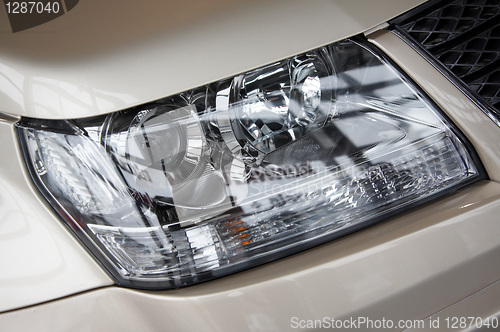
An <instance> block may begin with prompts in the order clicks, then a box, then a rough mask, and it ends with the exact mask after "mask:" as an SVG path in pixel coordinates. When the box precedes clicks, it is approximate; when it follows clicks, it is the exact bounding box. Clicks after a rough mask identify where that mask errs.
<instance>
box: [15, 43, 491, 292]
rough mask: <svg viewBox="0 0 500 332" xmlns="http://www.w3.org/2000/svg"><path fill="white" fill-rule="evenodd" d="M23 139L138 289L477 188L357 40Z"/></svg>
mask: <svg viewBox="0 0 500 332" xmlns="http://www.w3.org/2000/svg"><path fill="white" fill-rule="evenodd" d="M18 133H19V138H20V142H21V146H22V148H23V151H24V153H25V158H26V162H27V165H28V168H29V170H30V173H31V176H32V178H33V180H34V182H35V184H36V186H37V187H38V189H39V190H40V191H41V193H42V194H43V195H44V197H45V198H46V199H47V200H48V202H49V203H50V204H51V205H52V207H54V209H55V210H56V211H57V213H58V214H59V215H60V216H61V217H62V218H63V219H64V220H65V221H66V223H68V224H69V225H70V226H71V228H72V229H73V230H74V231H75V233H76V234H77V236H78V237H79V238H80V240H82V241H83V242H84V243H85V244H86V246H87V248H88V249H89V250H90V251H91V252H92V253H93V254H94V255H95V256H96V257H97V258H98V259H99V261H100V262H101V263H102V264H103V265H105V266H106V267H107V269H108V270H109V271H110V273H111V274H112V275H113V276H114V277H115V279H116V281H117V282H118V283H119V284H121V285H126V286H132V287H140V288H175V287H181V286H185V285H190V284H195V283H198V282H201V281H205V280H209V279H212V278H215V277H219V276H223V275H227V274H229V273H233V272H235V271H239V270H242V269H245V268H248V267H252V266H255V265H257V264H262V263H264V262H268V261H271V260H274V259H276V258H279V257H283V256H285V255H289V254H291V253H294V252H297V251H299V250H303V249H305V248H308V247H311V246H314V245H317V244H320V243H323V242H325V241H328V240H331V239H332V238H336V237H339V236H341V235H344V234H346V233H348V232H352V231H354V230H357V229H360V228H362V227H365V226H367V225H369V224H372V223H374V222H377V221H380V220H381V219H382V218H385V217H387V216H389V215H392V214H394V213H397V212H400V211H402V210H405V209H408V208H409V207H412V206H415V205H416V204H420V203H423V202H426V201H428V200H429V199H430V198H432V197H435V196H436V195H441V194H444V193H446V192H449V191H450V190H452V189H456V188H458V187H460V186H463V185H465V184H467V183H470V182H471V181H474V180H477V179H479V178H481V177H482V171H481V168H480V165H479V164H477V163H475V161H476V157H475V156H474V155H473V152H472V151H471V150H470V149H468V148H466V142H465V140H464V139H463V137H462V136H461V135H460V134H459V132H458V131H457V130H456V129H455V128H454V127H453V125H452V124H451V123H450V122H449V121H448V120H447V119H446V118H445V117H444V116H443V115H442V114H441V113H440V112H439V111H438V109H437V108H436V106H435V105H434V104H433V103H432V102H430V101H429V100H428V99H427V98H426V97H425V96H424V95H423V93H421V92H420V91H419V90H418V89H417V88H416V87H415V86H414V85H413V84H412V83H411V82H410V81H409V80H408V79H407V78H406V77H404V76H403V75H402V74H401V73H399V72H398V71H397V70H396V69H395V67H394V66H393V65H392V64H391V63H390V62H389V61H388V60H386V59H384V57H383V56H381V55H380V54H379V52H378V51H377V50H376V49H374V48H373V46H370V45H369V44H368V43H366V42H365V41H363V40H361V39H359V40H358V39H352V40H346V41H342V42H338V43H335V44H332V45H329V46H326V47H321V48H319V49H316V50H313V51H310V52H307V53H304V54H300V55H297V56H294V57H292V58H289V59H286V60H283V61H279V62H276V63H274V64H270V65H268V66H265V67H262V68H259V69H256V70H252V71H249V72H246V73H244V74H241V75H237V76H235V77H232V78H229V79H225V80H221V81H219V82H216V83H213V84H208V85H206V86H203V87H200V88H196V89H193V90H190V91H186V92H183V93H180V94H178V95H175V96H172V97H168V98H165V99H161V100H158V101H155V102H152V103H149V104H146V105H141V106H138V107H135V108H133V109H129V110H126V111H121V112H117V113H113V114H109V115H104V116H98V117H94V118H87V119H76V120H67V121H62V120H57V121H56V120H35V119H23V120H22V121H21V122H20V123H19V124H18Z"/></svg>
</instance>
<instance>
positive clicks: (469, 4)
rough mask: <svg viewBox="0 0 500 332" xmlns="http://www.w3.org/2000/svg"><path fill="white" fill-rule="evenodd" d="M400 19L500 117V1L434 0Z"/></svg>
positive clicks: (409, 31)
mask: <svg viewBox="0 0 500 332" xmlns="http://www.w3.org/2000/svg"><path fill="white" fill-rule="evenodd" d="M396 22H397V23H395V25H397V26H399V28H400V29H401V30H403V31H404V32H406V33H407V34H408V35H409V36H411V37H412V38H413V39H414V40H415V41H416V42H417V43H419V44H420V45H421V46H422V47H424V48H425V49H427V50H428V51H429V52H430V53H431V54H432V55H433V56H434V57H435V58H436V59H437V60H439V61H440V62H441V63H442V64H443V65H444V66H446V67H447V68H448V69H449V70H450V71H451V72H453V73H454V74H455V75H456V76H457V77H458V78H459V79H461V80H462V81H463V82H464V83H465V84H466V85H468V86H469V88H470V89H471V90H472V91H473V92H474V93H476V94H477V95H478V96H479V97H480V98H483V99H484V101H486V102H487V103H488V104H489V105H490V106H491V107H493V108H495V111H496V114H497V116H498V117H499V118H500V112H499V110H500V0H454V1H434V2H431V3H430V5H429V4H427V5H426V6H425V7H420V8H417V9H416V10H414V11H413V12H410V13H409V14H407V15H405V16H404V18H402V19H400V20H399V21H396ZM491 107H490V108H491Z"/></svg>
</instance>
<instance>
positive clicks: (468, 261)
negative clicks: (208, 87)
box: [0, 0, 500, 331]
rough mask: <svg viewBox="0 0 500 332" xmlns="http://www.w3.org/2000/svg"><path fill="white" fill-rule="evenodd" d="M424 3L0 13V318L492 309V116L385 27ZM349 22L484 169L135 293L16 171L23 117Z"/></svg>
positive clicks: (107, 107)
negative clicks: (336, 235) (300, 240)
mask: <svg viewBox="0 0 500 332" xmlns="http://www.w3.org/2000/svg"><path fill="white" fill-rule="evenodd" d="M422 2H423V1H412V0H402V1H401V0H398V1H394V0H378V1H356V0H354V1H353V0H350V1H346V0H332V1H326V0H325V1H315V2H305V1H254V2H243V1H237V2H234V1H224V0H217V1H212V2H210V3H208V2H204V1H197V0H190V1H188V2H183V3H182V5H181V4H180V3H173V2H172V3H170V2H169V3H165V2H163V1H158V2H156V3H153V2H148V3H145V2H144V3H143V2H139V1H135V2H134V1H109V2H108V1H107V2H104V1H97V0H94V1H90V0H88V1H82V2H81V3H79V4H78V5H77V7H76V8H75V9H73V10H72V11H71V12H69V13H67V14H65V15H63V16H62V17H60V18H58V19H56V20H54V21H51V22H49V23H46V24H44V25H41V26H39V27H36V28H33V29H31V30H27V31H24V32H20V33H16V34H13V33H11V32H10V28H9V26H8V23H7V20H6V17H5V12H3V11H0V22H1V24H0V32H1V34H0V112H1V114H0V142H1V145H0V155H1V156H2V157H1V162H0V239H1V240H0V264H1V266H2V271H1V275H0V330H2V331H14V330H16V331H17V330H23V331H24V330H26V331H28V330H43V331H45V330H46V331H66V330H70V329H71V330H109V331H120V330H133V329H141V330H172V331H183V330H203V331H225V330H227V331H232V330H235V329H236V330H239V331H281V330H289V329H292V328H294V327H295V326H294V322H295V321H297V320H300V321H307V320H322V319H323V318H325V317H326V318H335V319H350V318H352V317H368V318H369V319H372V320H381V319H386V320H393V321H394V322H398V321H401V320H405V321H406V320H409V321H417V320H423V321H426V322H428V323H429V322H430V321H431V320H432V319H436V318H439V317H440V319H441V324H443V325H441V327H443V326H444V321H445V319H446V317H452V316H457V317H462V316H474V317H482V318H483V319H486V318H487V317H499V314H500V301H498V299H499V298H500V264H499V257H500V237H499V236H498V234H500V222H499V217H498V216H499V215H500V183H499V181H500V144H499V143H498V142H499V140H498V137H499V136H500V127H499V126H497V125H496V124H495V123H494V122H493V121H492V120H491V119H490V118H489V117H488V116H487V115H486V114H485V113H484V112H483V110H482V109H481V108H480V107H479V106H478V105H476V104H475V103H474V102H473V101H472V99H471V98H469V96H467V95H466V94H465V93H464V92H463V91H462V90H461V89H460V88H459V87H457V86H456V85H455V84H454V83H453V82H452V81H451V80H450V79H448V78H447V77H446V76H445V75H444V74H443V73H441V72H440V71H439V70H438V69H436V68H435V67H434V66H433V65H432V63H431V62H429V61H427V60H426V59H425V57H423V56H422V55H421V54H419V53H418V52H417V51H416V50H414V49H413V48H412V47H411V45H409V44H408V43H406V42H405V41H404V40H403V39H401V38H400V37H399V36H398V35H397V34H395V33H393V32H390V31H384V30H383V28H384V27H385V26H386V25H385V22H387V21H388V20H390V19H391V18H393V17H395V16H397V15H399V14H401V13H403V12H405V11H407V10H409V9H411V8H412V7H415V6H417V5H419V4H420V3H422ZM160 9H161V10H160ZM359 33H364V34H365V35H366V36H367V38H368V40H369V41H371V42H372V43H374V44H375V45H377V46H378V47H379V48H381V49H382V50H383V51H384V52H385V53H386V54H387V55H388V56H389V57H390V58H392V59H393V60H394V61H395V62H396V63H397V64H398V65H399V66H400V67H401V68H402V69H403V70H404V71H405V72H406V73H407V74H408V75H409V76H410V77H411V78H412V79H413V80H414V81H415V82H416V83H417V84H418V85H419V86H420V87H421V88H422V89H423V90H424V91H425V92H426V93H427V94H428V95H429V96H430V97H431V98H432V99H433V100H434V102H436V104H438V105H439V106H440V107H441V109H442V110H443V111H444V112H445V113H446V114H447V115H448V116H449V118H450V119H452V121H453V122H454V123H455V124H456V125H457V126H458V127H459V128H460V130H461V131H462V132H463V133H464V134H465V136H466V137H467V138H468V139H469V140H470V142H471V143H472V145H473V146H474V148H475V149H476V151H477V153H478V155H479V157H480V159H481V161H482V163H483V165H484V167H485V169H486V172H487V174H488V176H489V179H488V180H483V181H480V182H477V183H475V184H473V185H470V186H468V187H466V188H464V189H461V190H459V191H458V192H455V193H453V194H450V195H447V196H445V197H444V198H440V199H438V200H436V201H434V202H431V203H429V204H426V205H424V206H421V207H419V208H416V209H412V210H409V211H407V212H405V213H403V214H399V215H397V216H395V217H392V218H390V219H388V220H386V221H384V222H382V223H379V224H377V225H375V226H371V227H369V228H367V229H364V230H362V231H359V232H356V233H353V234H351V235H348V236H345V237H343V238H340V239H338V240H335V241H333V242H330V243H328V244H325V245H322V246H319V247H316V248H313V249H310V250H307V251H304V252H302V253H299V254H295V255H293V256H290V257H287V258H284V259H280V260H278V261H275V262H273V263H269V264H266V265H263V266H260V267H257V268H253V269H250V270H247V271H243V272H239V273H237V274H234V275H231V276H228V277H224V278H221V279H218V280H214V281H210V282H206V283H203V284H200V285H196V286H190V287H187V288H182V289H178V290H165V291H139V290H132V289H126V288H120V287H116V286H114V284H113V281H112V280H111V279H110V277H108V276H107V274H106V273H105V272H104V271H103V270H102V269H101V268H100V266H99V265H98V264H97V263H96V262H95V261H94V260H93V259H92V258H91V257H90V255H89V254H88V253H87V252H86V251H85V250H84V249H83V247H82V246H81V245H80V244H79V242H77V241H76V239H74V238H73V236H72V235H71V234H70V233H69V232H68V230H67V229H66V228H65V227H64V226H63V225H62V223H61V221H60V220H59V218H58V217H57V216H56V215H55V214H54V212H53V211H52V210H51V208H50V207H48V206H47V204H46V202H45V201H44V199H43V198H42V197H41V195H40V194H39V193H38V191H37V190H36V188H35V187H34V186H33V184H32V183H31V179H30V177H29V175H28V173H27V171H26V170H25V167H24V161H23V158H22V155H21V153H20V151H19V146H18V143H17V138H16V134H15V130H14V124H15V123H16V122H17V121H18V119H19V118H20V117H23V116H28V117H35V118H48V119H67V118H77V117H87V116H93V115H98V114H105V113H108V112H112V111H117V110H121V109H125V108H128V107H131V106H134V105H138V104H141V103H144V102H148V101H151V100H154V99H157V98H161V97H164V96H167V95H171V94H174V93H178V92H180V91H183V90H186V89H189V88H192V87H195V86H199V85H202V84H206V83H207V82H212V81H216V80H219V79H222V78H225V77H228V76H231V75H234V74H235V73H239V72H243V71H245V70H248V69H251V68H255V67H259V66H262V65H264V64H267V63H270V62H272V61H276V60H278V59H283V58H286V57H288V56H291V55H294V54H297V53H300V52H303V51H306V50H309V49H313V48H316V47H318V46H321V45H325V44H328V43H331V42H334V41H337V40H341V39H343V38H346V37H350V36H352V35H356V34H359ZM426 326H427V327H429V325H426ZM299 327H305V326H299ZM400 329H402V328H400ZM419 330H423V329H419Z"/></svg>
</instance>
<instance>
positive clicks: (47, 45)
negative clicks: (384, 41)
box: [0, 0, 423, 119]
mask: <svg viewBox="0 0 500 332" xmlns="http://www.w3.org/2000/svg"><path fill="white" fill-rule="evenodd" d="M422 2H423V1H422V0H399V1H392V0H379V1H361V0H355V1H352V0H336V1H329V0H319V1H315V2H314V5H311V4H310V3H309V2H305V1H300V0H293V1H283V0H272V1H263V0H258V1H229V0H213V1H202V0H189V1H182V2H178V1H162V0H155V1H133V0H112V1H101V0H86V1H80V2H79V4H78V5H77V6H76V7H75V8H73V9H72V10H71V11H70V12H68V13H67V14H64V15H63V16H61V17H59V18H57V19H55V20H53V21H50V22H48V23H46V24H42V25H40V26H38V27H35V28H32V29H28V30H25V31H22V32H18V33H15V34H13V33H12V32H11V30H10V26H9V25H8V20H7V15H6V12H5V11H4V10H3V8H2V9H1V10H0V45H1V46H0V112H5V113H9V114H16V115H22V116H29V117H36V118H51V119H62V118H77V117H87V116H92V115H98V114H103V113H108V112H113V111H117V110H120V109H124V108H128V107H131V106H134V105H137V104H141V103H144V102H148V101H152V100H155V99H158V98H162V97H165V96H168V95H171V94H174V93H177V92H180V91H183V90H187V89H191V88H193V87H196V86H199V85H203V84H206V83H210V82H213V81H217V80H219V79H221V78H225V77H228V76H232V75H235V74H237V73H240V72H244V71H246V70H249V69H253V68H255V67H260V66H262V65H264V64H267V63H270V62H273V61H276V60H279V59H283V58H286V57H289V56H293V55H295V54H297V53H301V52H304V51H306V50H310V49H313V48H316V47H318V46H321V45H326V44H329V43H331V42H333V41H337V40H340V39H343V38H346V37H349V36H352V35H355V34H358V33H361V32H363V31H366V30H368V29H370V28H372V27H374V26H376V25H378V24H380V23H382V22H385V21H386V20H388V19H390V18H392V17H394V16H396V15H399V14H400V13H403V12H405V11H406V10H408V9H410V8H412V7H414V6H417V5H418V4H420V3H422Z"/></svg>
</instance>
